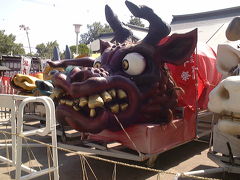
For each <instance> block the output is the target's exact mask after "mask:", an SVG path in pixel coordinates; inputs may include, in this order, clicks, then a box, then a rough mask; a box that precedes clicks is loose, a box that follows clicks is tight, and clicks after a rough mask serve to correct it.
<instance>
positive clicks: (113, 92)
mask: <svg viewBox="0 0 240 180" xmlns="http://www.w3.org/2000/svg"><path fill="white" fill-rule="evenodd" d="M108 93H109V94H110V95H111V96H112V97H113V98H115V97H116V91H115V89H110V90H108Z"/></svg>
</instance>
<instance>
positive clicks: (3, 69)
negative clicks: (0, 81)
mask: <svg viewBox="0 0 240 180" xmlns="http://www.w3.org/2000/svg"><path fill="white" fill-rule="evenodd" d="M10 70H11V69H10V68H8V67H6V66H0V71H10Z"/></svg>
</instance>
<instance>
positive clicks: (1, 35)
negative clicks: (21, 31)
mask: <svg viewBox="0 0 240 180" xmlns="http://www.w3.org/2000/svg"><path fill="white" fill-rule="evenodd" d="M15 40H16V36H15V35H13V34H10V35H6V34H5V31H4V30H0V54H5V55H11V54H12V55H23V54H25V50H24V48H23V44H20V43H15Z"/></svg>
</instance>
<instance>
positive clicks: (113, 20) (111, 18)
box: [105, 5, 132, 43]
mask: <svg viewBox="0 0 240 180" xmlns="http://www.w3.org/2000/svg"><path fill="white" fill-rule="evenodd" d="M105 16H106V20H107V22H108V24H109V25H110V27H111V28H112V30H113V32H114V38H115V40H116V41H117V42H119V43H123V42H124V41H125V40H127V38H129V37H130V36H131V35H132V32H131V31H130V30H128V29H126V28H124V27H123V25H122V23H121V22H120V21H119V19H118V17H117V15H115V14H114V13H113V11H112V9H111V8H110V7H109V6H108V5H106V6H105Z"/></svg>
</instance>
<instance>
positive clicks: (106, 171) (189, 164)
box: [0, 135, 240, 180]
mask: <svg viewBox="0 0 240 180" xmlns="http://www.w3.org/2000/svg"><path fill="white" fill-rule="evenodd" d="M1 139H2V140H1V141H3V136H2V135H1ZM45 149H46V148H32V151H33V153H34V154H35V156H36V159H37V160H32V161H31V165H32V166H35V167H37V166H40V167H41V168H43V167H47V165H48V162H47V158H46V157H47V153H46V150H45ZM207 151H208V144H206V143H202V142H190V143H187V144H185V145H182V146H180V147H178V148H175V149H173V150H170V151H168V152H165V153H163V154H161V155H159V157H158V158H157V161H156V165H155V168H156V169H160V170H166V171H170V172H174V173H178V172H185V171H190V170H198V169H207V168H213V167H217V165H216V164H215V163H214V162H212V161H211V160H209V159H208V158H207ZM3 153H4V152H3V150H1V154H3ZM24 157H25V158H24V159H25V161H24V162H26V164H27V165H29V158H28V155H27V154H26V153H24ZM32 158H33V157H32ZM33 159H34V158H33ZM112 160H117V161H119V159H112ZM87 162H88V163H89V164H90V166H91V168H92V170H93V171H94V173H95V176H96V178H97V179H99V180H108V179H112V177H114V173H113V172H114V165H113V164H109V163H107V162H102V161H98V160H93V159H89V158H88V159H87ZM123 162H126V163H131V164H136V165H140V166H143V165H144V163H139V162H132V161H123ZM59 165H60V179H61V180H79V179H83V173H82V170H81V161H80V157H79V156H76V155H73V154H71V153H66V152H62V151H59ZM86 171H87V177H88V179H96V178H94V176H93V175H92V173H91V171H90V170H89V168H88V167H87V168H86ZM115 172H116V179H120V180H144V179H147V180H155V179H158V174H156V173H154V172H150V171H146V170H140V169H135V168H129V167H123V166H120V165H117V166H116V171H115ZM13 177H14V176H13V171H12V168H11V167H8V166H6V165H5V164H3V163H2V164H0V179H1V180H10V179H11V178H13ZM209 177H215V178H221V179H231V180H235V179H236V180H237V179H240V176H239V175H230V176H226V175H225V176H224V175H223V174H214V175H212V176H209ZM37 179H38V180H46V179H49V176H48V175H46V176H42V177H41V178H37ZM160 179H164V180H168V179H173V176H172V175H165V174H161V175H160Z"/></svg>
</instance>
